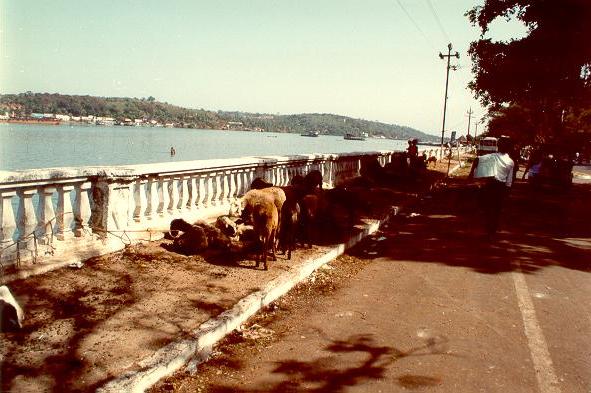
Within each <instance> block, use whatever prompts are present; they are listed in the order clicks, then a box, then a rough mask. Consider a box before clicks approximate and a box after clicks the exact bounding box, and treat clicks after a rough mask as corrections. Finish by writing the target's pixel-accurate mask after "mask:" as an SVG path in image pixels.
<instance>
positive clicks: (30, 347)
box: [0, 164, 447, 392]
mask: <svg viewBox="0 0 591 393" xmlns="http://www.w3.org/2000/svg"><path fill="white" fill-rule="evenodd" d="M446 168H447V165H442V164H440V168H438V169H439V170H445V169H446ZM438 176H440V174H438V173H437V172H435V171H431V175H429V176H427V177H426V179H425V184H426V183H429V182H431V181H432V180H433V179H434V178H436V177H438ZM423 186H424V184H411V186H404V187H398V188H396V187H394V188H383V187H379V188H376V189H371V190H366V192H365V193H364V194H363V197H364V198H365V200H366V201H367V203H368V206H370V207H371V209H370V210H371V214H370V215H373V216H374V217H376V216H383V213H384V211H387V210H388V208H389V207H390V206H391V205H396V204H399V203H401V201H402V200H404V199H406V198H409V196H410V197H413V196H416V194H415V192H416V191H417V189H419V188H421V187H423ZM167 243H168V241H158V242H143V243H140V244H136V245H133V246H129V247H127V248H126V249H124V250H123V251H121V252H117V253H113V254H109V255H104V256H101V257H97V258H92V259H90V260H87V261H85V263H84V264H83V266H82V267H80V268H77V267H72V268H65V269H61V270H57V271H54V272H50V273H47V274H43V275H39V276H35V277H30V278H28V279H26V280H20V281H15V282H11V283H9V287H10V290H11V292H12V293H13V294H14V296H15V298H16V299H17V300H18V302H19V303H20V304H21V305H22V307H23V309H24V310H25V321H24V326H23V329H22V330H20V331H18V332H10V333H2V334H0V361H1V373H0V376H1V386H2V388H1V389H2V391H6V392H8V391H13V392H24V391H35V392H52V391H54V392H57V391H60V392H62V391H81V392H82V391H94V390H96V388H97V387H99V386H101V385H103V384H104V383H106V382H107V381H109V380H111V379H113V378H115V377H117V376H119V375H121V374H122V373H124V372H125V371H128V370H130V369H134V367H135V366H136V365H137V362H138V361H140V360H142V359H144V358H146V357H147V356H149V355H151V354H152V353H153V352H154V351H155V350H157V349H159V348H161V347H163V346H165V345H166V344H168V343H169V342H171V341H173V340H175V339H178V338H179V337H182V336H183V335H190V334H191V332H192V331H193V330H195V329H196V328H198V327H199V325H200V324H201V323H203V322H205V321H206V320H208V319H210V318H212V317H215V316H216V315H218V314H220V313H221V312H223V311H224V310H226V309H228V308H231V307H232V306H233V305H234V304H235V303H236V302H237V301H238V300H240V299H241V298H243V297H245V296H247V295H249V294H250V293H252V292H255V291H258V290H260V289H261V288H262V287H263V286H264V285H265V284H266V283H268V282H269V281H270V280H272V279H274V278H275V277H277V276H279V275H281V274H282V273H283V272H285V271H289V270H291V269H293V268H294V266H297V265H299V264H301V263H302V262H303V261H305V260H307V259H308V258H311V257H313V256H314V255H321V254H322V253H323V250H324V248H323V247H322V246H314V247H313V248H312V249H302V248H300V249H298V250H297V252H296V253H295V255H294V256H293V258H292V260H291V261H287V260H286V259H285V258H284V257H282V256H280V257H279V258H278V260H277V262H270V263H269V266H270V269H269V271H262V270H258V269H256V268H255V262H254V260H253V259H252V254H250V253H245V254H220V253H214V252H210V253H207V254H204V255H199V256H190V257H187V256H184V255H180V254H176V253H174V252H170V251H167V250H166V249H165V248H164V247H163V245H166V244H167ZM355 268H356V267H355ZM343 274H348V273H347V272H346V270H344V271H343Z"/></svg>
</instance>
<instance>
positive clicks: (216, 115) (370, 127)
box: [0, 92, 436, 141]
mask: <svg viewBox="0 0 591 393" xmlns="http://www.w3.org/2000/svg"><path fill="white" fill-rule="evenodd" d="M4 112H9V113H11V112H14V113H15V115H17V117H27V116H29V115H30V114H31V113H54V114H58V113H59V114H65V115H73V116H88V115H95V116H108V117H112V118H114V119H116V120H123V119H124V118H129V119H144V120H156V121H158V122H160V123H171V122H172V123H174V124H175V125H176V126H177V127H187V128H198V129H218V130H219V129H223V128H224V127H226V126H227V124H228V122H236V123H242V126H240V127H239V128H241V129H264V130H266V131H274V132H297V133H301V132H305V131H319V132H321V133H323V134H330V135H344V134H345V133H349V132H353V133H361V132H367V133H369V134H371V135H383V136H385V137H388V138H397V139H406V138H419V139H421V140H423V141H430V140H436V137H435V136H433V135H427V134H425V133H422V132H420V131H418V130H416V129H413V128H411V127H405V126H400V125H397V124H385V123H380V122H375V121H368V120H363V119H353V118H350V117H346V116H339V115H333V114H319V113H308V114H297V115H270V114H260V113H245V112H225V111H217V112H214V111H207V110H204V109H189V108H182V107H179V106H175V105H171V104H168V103H165V102H164V103H163V102H159V101H156V99H155V98H154V97H152V96H149V97H147V98H141V99H138V98H123V97H94V96H88V95H85V96H78V95H65V94H48V93H32V92H26V93H22V94H4V95H2V94H0V113H4Z"/></svg>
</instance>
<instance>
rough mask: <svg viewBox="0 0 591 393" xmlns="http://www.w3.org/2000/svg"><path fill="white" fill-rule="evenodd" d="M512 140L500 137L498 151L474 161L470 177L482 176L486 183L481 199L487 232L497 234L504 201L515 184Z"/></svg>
mask: <svg viewBox="0 0 591 393" xmlns="http://www.w3.org/2000/svg"><path fill="white" fill-rule="evenodd" d="M510 151H511V140H510V139H509V138H508V137H501V138H499V142H498V152H496V153H491V154H485V155H483V156H480V157H477V158H476V159H475V160H474V162H473V163H472V168H471V170H470V175H469V177H468V178H469V179H472V178H482V179H484V181H485V183H484V186H483V187H482V188H481V196H480V200H481V202H482V205H483V210H484V224H485V229H486V234H487V235H488V236H489V237H492V236H494V235H495V234H496V232H497V229H498V226H499V220H500V217H501V211H502V209H503V203H504V201H505V198H506V197H507V194H508V192H509V190H510V188H511V186H512V185H513V178H514V176H513V172H514V170H515V162H514V161H513V159H511V157H510V156H509V152H510Z"/></svg>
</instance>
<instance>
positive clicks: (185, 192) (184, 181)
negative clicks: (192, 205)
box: [176, 176, 190, 213]
mask: <svg viewBox="0 0 591 393" xmlns="http://www.w3.org/2000/svg"><path fill="white" fill-rule="evenodd" d="M189 180H190V177H188V176H180V177H179V180H178V181H179V188H180V195H179V202H178V203H177V205H176V207H177V210H178V211H180V212H181V213H182V212H184V211H185V210H186V209H187V203H188V202H189Z"/></svg>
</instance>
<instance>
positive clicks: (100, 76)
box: [0, 0, 525, 135]
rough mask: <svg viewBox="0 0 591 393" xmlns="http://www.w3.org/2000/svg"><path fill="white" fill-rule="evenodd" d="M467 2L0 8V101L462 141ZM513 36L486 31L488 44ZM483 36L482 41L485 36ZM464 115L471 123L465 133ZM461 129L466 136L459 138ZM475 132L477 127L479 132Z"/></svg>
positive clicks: (471, 32)
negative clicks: (320, 118) (300, 119)
mask: <svg viewBox="0 0 591 393" xmlns="http://www.w3.org/2000/svg"><path fill="white" fill-rule="evenodd" d="M478 4H480V2H479V1H476V0H390V1H386V0H298V1H293V0H249V1H244V0H226V1H223V2H222V1H204V0H169V1H161V0H101V1H90V0H52V1H49V0H0V93H22V92H25V91H32V92H47V93H62V94H80V95H85V94H88V95H96V96H105V97H138V98H140V97H148V96H153V97H155V98H156V99H157V100H158V101H163V102H168V103H170V104H175V105H179V106H183V107H188V108H203V109H206V110H237V111H244V112H254V113H271V114H292V113H333V114H339V115H344V116H350V117H354V118H362V119H366V120H376V121H380V122H384V123H390V124H399V125H404V126H409V127H413V128H416V129H419V130H421V131H423V132H427V133H429V134H433V135H441V129H442V117H443V101H444V90H445V77H446V61H445V60H442V59H440V58H439V56H438V54H439V52H443V53H444V54H445V53H446V52H447V45H448V43H452V45H453V51H452V53H453V52H455V51H456V50H457V51H458V52H459V54H460V58H459V59H455V58H454V59H453V60H452V65H457V66H458V69H457V70H456V71H450V82H449V93H448V97H449V99H448V104H447V120H446V135H449V131H450V130H458V134H465V133H466V130H467V126H468V116H467V111H468V109H469V108H470V107H471V108H472V110H473V112H474V115H473V116H475V118H480V117H481V116H483V115H484V114H485V110H484V109H483V108H482V107H481V106H480V105H479V103H478V102H477V101H476V100H475V99H474V98H473V95H472V93H471V92H470V91H469V90H468V89H467V83H468V82H469V81H470V80H471V78H472V76H471V61H470V59H469V57H468V55H467V50H468V47H469V44H470V42H471V41H473V40H476V39H478V37H479V31H478V29H477V28H475V27H472V26H471V25H470V24H469V22H468V19H467V18H466V17H465V16H464V13H465V12H466V11H467V10H469V9H470V8H472V7H473V6H475V5H478ZM524 34H525V29H524V27H523V26H520V25H519V24H518V23H507V22H505V21H499V23H495V25H494V26H493V28H492V29H491V33H490V34H489V35H490V36H491V37H493V38H494V39H509V38H511V37H519V36H523V35H524ZM487 37H488V35H487ZM473 124H474V117H473V119H472V127H473ZM473 133H474V130H473V128H472V134H473ZM479 133H480V131H479Z"/></svg>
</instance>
